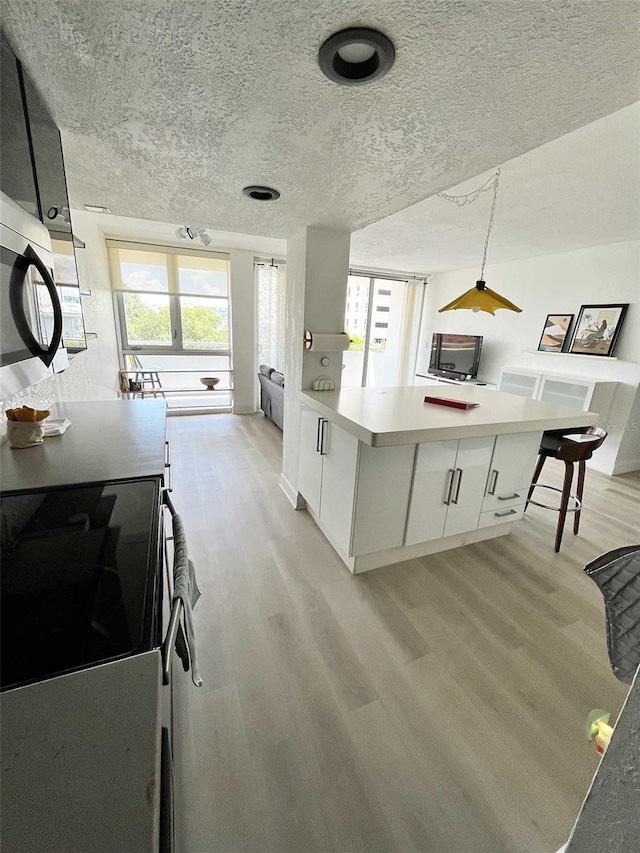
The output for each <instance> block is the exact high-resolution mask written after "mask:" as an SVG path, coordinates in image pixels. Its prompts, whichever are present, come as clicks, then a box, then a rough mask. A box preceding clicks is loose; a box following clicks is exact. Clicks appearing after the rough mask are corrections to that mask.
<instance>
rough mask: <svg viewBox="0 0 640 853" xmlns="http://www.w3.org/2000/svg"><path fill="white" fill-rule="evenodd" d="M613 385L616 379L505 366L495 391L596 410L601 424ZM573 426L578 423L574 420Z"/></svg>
mask: <svg viewBox="0 0 640 853" xmlns="http://www.w3.org/2000/svg"><path fill="white" fill-rule="evenodd" d="M617 387H618V383H617V382H609V381H605V380H601V379H593V378H589V377H586V376H567V375H560V374H554V373H543V372H542V371H535V370H528V369H527V368H524V367H522V368H520V367H505V368H503V369H502V370H501V371H500V378H499V380H498V391H504V392H505V393H507V394H516V395H518V396H520V397H527V398H529V399H531V400H540V401H541V402H543V403H552V404H553V405H555V406H566V407H567V408H569V409H579V410H581V411H583V412H597V413H598V414H599V415H600V416H601V419H600V423H601V424H606V422H607V418H608V416H609V412H610V410H611V406H612V405H613V398H614V396H615V393H616V389H617ZM576 426H581V424H579V423H576Z"/></svg>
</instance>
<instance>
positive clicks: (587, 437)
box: [525, 427, 607, 554]
mask: <svg viewBox="0 0 640 853" xmlns="http://www.w3.org/2000/svg"><path fill="white" fill-rule="evenodd" d="M606 437H607V432H606V430H604V429H602V427H585V428H584V429H574V430H571V431H569V432H563V433H562V434H559V433H557V432H545V433H543V435H542V442H541V444H540V450H539V451H538V452H539V454H540V455H539V456H538V461H537V462H536V469H535V471H534V473H533V481H532V483H531V486H530V487H529V494H528V495H527V502H526V504H525V512H526V510H527V507H528V506H529V504H530V503H532V504H533V505H534V506H540V507H542V508H543V509H551V510H554V512H557V513H559V515H558V526H557V528H556V542H555V551H556V554H557V553H558V551H559V550H560V543H561V542H562V533H563V531H564V522H565V519H566V517H567V513H568V512H573V513H575V515H574V517H573V533H574V535H575V534H577V533H578V528H579V527H580V510H581V509H582V493H583V490H584V475H585V471H586V465H585V463H586V461H587V459H591V457H592V456H593V451H594V450H597V449H598V447H600V445H601V444H602V442H603V441H604V440H605V438H606ZM550 457H551V458H552V459H561V460H562V461H563V462H564V465H565V469H564V482H563V484H562V489H557V488H556V487H555V486H547V485H545V484H544V483H538V477H539V476H540V472H541V471H542V468H543V466H544V463H545V462H546V461H547V459H549V458H550ZM576 462H577V463H578V482H577V486H576V494H575V495H572V494H571V483H572V481H573V466H574V464H575V463H576ZM536 488H538V489H550V490H551V491H553V492H560V493H561V498H560V506H559V507H554V506H549V505H548V504H543V503H540V502H539V501H534V500H532V498H531V495H532V494H533V490H534V489H536ZM570 500H571V501H573V506H569V501H570Z"/></svg>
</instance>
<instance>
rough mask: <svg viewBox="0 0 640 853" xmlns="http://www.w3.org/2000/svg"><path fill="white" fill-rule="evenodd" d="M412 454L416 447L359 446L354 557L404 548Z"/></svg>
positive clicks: (404, 445)
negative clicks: (388, 549)
mask: <svg viewBox="0 0 640 853" xmlns="http://www.w3.org/2000/svg"><path fill="white" fill-rule="evenodd" d="M455 443H456V442H454V444H455ZM415 454H416V446H415V444H402V445H399V446H397V447H370V446H369V445H368V444H362V445H361V446H360V461H359V466H358V491H357V496H356V515H355V525H354V530H353V544H352V551H351V553H352V555H353V556H359V555H360V554H371V553H373V552H374V551H385V550H386V549H387V548H397V547H399V546H400V545H402V544H403V542H404V530H405V526H406V523H407V510H408V509H409V494H410V492H411V476H412V474H413V462H414V459H415ZM323 494H324V493H323ZM420 541H422V540H420Z"/></svg>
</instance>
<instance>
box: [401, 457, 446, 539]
mask: <svg viewBox="0 0 640 853" xmlns="http://www.w3.org/2000/svg"><path fill="white" fill-rule="evenodd" d="M457 453H458V442H457V441H455V440H454V441H427V442H423V443H422V444H420V445H418V458H417V459H416V469H415V474H414V478H413V490H412V492H411V506H410V507H409V519H408V522H407V535H406V538H405V545H415V544H416V543H417V542H429V541H431V540H432V539H440V538H441V536H442V535H443V532H444V525H445V520H446V517H447V508H448V506H449V503H450V501H451V488H452V485H453V482H452V481H453V475H454V473H455V467H456V455H457Z"/></svg>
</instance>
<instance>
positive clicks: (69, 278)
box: [34, 239, 87, 352]
mask: <svg viewBox="0 0 640 853" xmlns="http://www.w3.org/2000/svg"><path fill="white" fill-rule="evenodd" d="M51 248H52V250H53V278H54V281H55V283H56V288H57V291H58V296H59V298H60V305H61V307H62V343H63V345H64V346H65V347H66V348H67V349H68V350H69V352H79V351H81V350H84V349H86V348H87V340H86V337H85V332H84V320H83V316H82V303H81V301H80V286H79V284H78V270H77V268H76V258H75V254H74V250H73V243H72V242H71V241H70V240H69V241H67V240H56V239H52V240H51ZM34 278H35V280H36V281H37V282H38V283H40V282H42V278H41V277H40V275H39V273H37V272H36V273H35V275H34ZM38 303H39V305H40V309H41V316H42V323H43V333H44V340H46V341H50V340H51V336H52V335H53V326H54V321H53V304H52V302H51V299H50V297H49V294H48V291H47V289H46V288H45V286H44V282H42V284H38Z"/></svg>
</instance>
